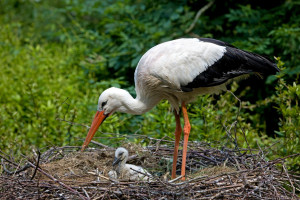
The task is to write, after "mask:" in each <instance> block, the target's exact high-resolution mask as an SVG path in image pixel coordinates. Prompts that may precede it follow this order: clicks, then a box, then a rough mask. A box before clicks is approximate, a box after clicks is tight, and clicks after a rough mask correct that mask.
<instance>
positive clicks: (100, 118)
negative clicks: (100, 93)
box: [81, 111, 109, 151]
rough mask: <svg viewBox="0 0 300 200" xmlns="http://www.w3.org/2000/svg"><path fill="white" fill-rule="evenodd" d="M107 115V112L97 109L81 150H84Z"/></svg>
mask: <svg viewBox="0 0 300 200" xmlns="http://www.w3.org/2000/svg"><path fill="white" fill-rule="evenodd" d="M108 116H109V114H107V115H106V114H104V111H97V113H96V115H95V117H94V120H93V122H92V125H91V128H90V130H89V132H88V134H87V136H86V138H85V141H84V143H83V145H82V148H81V151H84V150H85V149H86V148H87V146H88V145H89V143H90V142H91V140H92V138H93V137H94V135H95V133H96V131H97V130H98V128H99V126H100V125H101V124H102V122H103V121H104V120H105V119H106V118H107V117H108Z"/></svg>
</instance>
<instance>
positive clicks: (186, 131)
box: [181, 102, 191, 180]
mask: <svg viewBox="0 0 300 200" xmlns="http://www.w3.org/2000/svg"><path fill="white" fill-rule="evenodd" d="M181 107H182V114H183V119H184V127H183V134H184V140H183V152H182V166H181V175H182V178H181V180H185V164H186V154H187V145H188V141H189V135H190V130H191V125H190V121H189V117H188V113H187V109H186V106H185V103H184V102H182V105H181Z"/></svg>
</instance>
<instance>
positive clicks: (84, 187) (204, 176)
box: [0, 140, 300, 199]
mask: <svg viewBox="0 0 300 200" xmlns="http://www.w3.org/2000/svg"><path fill="white" fill-rule="evenodd" d="M162 141H163V142H162ZM152 144H153V145H149V146H148V147H146V148H142V147H139V146H136V145H133V144H127V145H126V144H124V145H123V146H124V147H125V148H127V149H128V151H129V153H130V157H129V161H128V163H131V164H135V165H138V166H142V167H143V168H145V169H147V170H148V171H149V172H150V173H152V174H153V176H154V181H152V182H142V181H135V182H134V181H128V180H118V181H114V180H110V179H109V177H108V175H107V173H108V171H109V170H111V169H112V161H113V158H114V148H111V147H107V146H103V145H101V146H97V147H96V148H89V149H87V150H86V151H85V152H80V151H79V150H80V147H75V146H74V147H73V146H65V147H55V148H54V147H52V148H50V149H48V150H47V151H45V152H44V153H40V152H37V153H36V156H35V157H34V158H32V159H28V158H27V159H26V160H23V162H20V163H17V162H16V161H14V159H13V158H11V157H10V156H8V155H6V154H4V153H3V152H1V151H0V157H1V158H2V163H1V167H0V173H1V171H2V174H1V176H0V199H299V198H298V196H297V194H299V184H300V181H299V175H297V174H295V173H291V172H288V171H287V169H286V167H285V165H284V161H285V158H281V159H276V160H271V161H268V160H267V159H266V158H265V153H266V152H265V151H264V150H261V149H260V150H253V149H252V150H251V149H239V148H235V149H230V148H226V147H222V148H213V147H211V146H210V145H209V144H206V143H200V142H190V144H189V149H188V155H187V167H186V170H187V175H186V180H185V181H181V180H180V179H177V180H170V172H171V167H172V158H173V141H166V140H156V141H154V142H152ZM179 155H181V151H180V152H179ZM295 156H299V155H295ZM178 160H179V162H178V163H177V169H178V171H177V174H178V176H179V175H180V168H181V163H180V161H181V158H180V157H179V159H178ZM21 163H23V166H21V165H22V164H21Z"/></svg>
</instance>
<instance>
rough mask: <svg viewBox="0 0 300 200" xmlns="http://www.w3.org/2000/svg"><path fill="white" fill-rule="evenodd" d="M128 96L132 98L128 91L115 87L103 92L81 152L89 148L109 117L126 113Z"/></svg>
mask: <svg viewBox="0 0 300 200" xmlns="http://www.w3.org/2000/svg"><path fill="white" fill-rule="evenodd" d="M128 95H129V96H130V94H129V93H128V92H127V91H126V90H122V89H119V88H115V87H112V88H109V89H107V90H105V91H104V92H102V94H101V95H100V97H99V101H98V107H97V113H96V115H95V117H94V120H93V122H92V125H91V128H90V130H89V132H88V134H87V136H86V138H85V141H84V143H83V145H82V148H81V151H83V150H84V149H85V148H86V147H87V146H88V144H89V143H90V142H91V140H92V138H93V137H94V135H95V133H96V131H97V130H98V128H99V126H100V125H101V124H102V122H103V121H104V120H105V119H106V118H107V117H109V116H110V115H112V114H113V113H114V112H115V111H121V112H122V111H123V112H124V110H126V108H125V107H124V106H123V102H124V99H126V98H128Z"/></svg>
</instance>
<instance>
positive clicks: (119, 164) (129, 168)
mask: <svg viewBox="0 0 300 200" xmlns="http://www.w3.org/2000/svg"><path fill="white" fill-rule="evenodd" d="M127 160H128V151H127V150H126V149H125V148H123V147H119V148H118V149H117V150H116V152H115V160H114V162H113V165H114V166H116V167H115V170H112V171H109V173H108V175H109V177H110V178H112V179H126V180H131V181H151V180H152V175H151V174H150V173H149V172H148V171H147V170H145V169H144V168H142V167H140V166H136V165H131V164H126V162H127Z"/></svg>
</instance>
